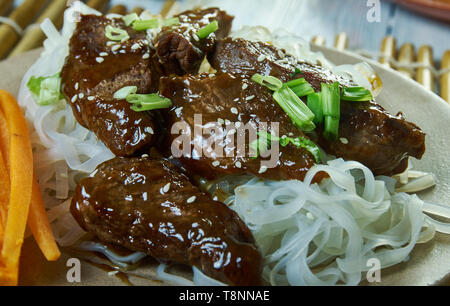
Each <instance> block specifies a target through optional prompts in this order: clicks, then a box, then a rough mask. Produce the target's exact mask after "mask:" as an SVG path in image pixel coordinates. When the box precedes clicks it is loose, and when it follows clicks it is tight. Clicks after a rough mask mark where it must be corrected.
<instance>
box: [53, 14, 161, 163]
mask: <svg viewBox="0 0 450 306" xmlns="http://www.w3.org/2000/svg"><path fill="white" fill-rule="evenodd" d="M107 25H112V26H114V27H118V28H122V29H125V30H126V31H127V32H128V34H129V36H130V39H129V40H127V41H125V42H123V43H121V42H116V44H114V45H110V40H109V39H108V38H107V37H106V35H105V28H106V26H107ZM133 46H139V47H138V48H136V47H133ZM153 53H154V51H152V50H151V49H150V47H149V46H148V43H146V34H145V32H136V31H134V30H133V29H132V28H130V27H126V26H125V24H124V23H123V21H122V19H112V20H111V19H108V18H106V17H103V16H95V15H82V17H81V21H80V22H78V23H77V28H76V30H75V32H74V34H73V36H72V38H71V40H70V54H69V56H68V57H67V58H66V62H65V65H64V67H63V70H62V72H61V77H62V91H63V94H64V96H65V98H66V100H67V101H68V103H70V104H71V106H72V109H73V113H74V115H75V118H76V119H77V120H78V122H79V123H80V124H81V125H83V126H84V127H86V128H88V129H89V130H91V131H93V132H94V133H95V134H96V135H97V136H98V138H99V139H100V140H102V141H103V142H104V143H105V145H106V146H107V147H108V148H109V149H110V150H111V151H112V152H113V153H114V154H115V155H119V156H130V155H133V154H135V153H136V152H140V151H143V150H145V149H146V148H148V147H149V146H150V145H151V144H152V135H153V133H154V132H155V131H156V125H155V124H154V122H153V119H152V118H151V117H150V115H149V114H148V113H145V112H134V111H132V110H131V109H130V104H129V103H128V102H126V101H125V100H115V99H114V98H113V95H114V93H115V92H116V91H117V90H119V89H121V88H123V87H125V86H137V87H138V93H151V92H156V91H157V88H158V79H159V76H160V73H159V72H158V66H157V65H156V64H154V63H153V61H154V60H153V56H152V55H153ZM146 54H148V55H150V56H149V57H148V58H146V57H147V56H144V55H146Z"/></svg>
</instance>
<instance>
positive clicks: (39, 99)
mask: <svg viewBox="0 0 450 306" xmlns="http://www.w3.org/2000/svg"><path fill="white" fill-rule="evenodd" d="M27 86H28V89H29V90H30V92H31V95H32V96H33V98H34V100H35V101H36V103H37V104H39V105H42V106H44V105H51V104H55V103H57V102H58V101H59V100H61V99H63V98H64V96H63V95H62V94H61V77H60V76H59V73H57V74H55V75H52V76H49V77H34V76H32V77H31V78H30V80H29V81H28V83H27Z"/></svg>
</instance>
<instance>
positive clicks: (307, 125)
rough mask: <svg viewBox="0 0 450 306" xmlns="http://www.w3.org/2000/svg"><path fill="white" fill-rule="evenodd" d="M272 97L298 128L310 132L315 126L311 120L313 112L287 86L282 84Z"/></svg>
mask: <svg viewBox="0 0 450 306" xmlns="http://www.w3.org/2000/svg"><path fill="white" fill-rule="evenodd" d="M273 98H274V99H275V101H277V103H278V104H279V105H280V107H281V108H282V109H283V110H284V111H285V112H286V113H287V114H288V116H289V117H290V118H291V120H292V121H293V122H294V124H295V125H296V126H297V127H298V128H299V129H301V130H303V131H305V132H311V131H313V130H314V129H315V128H316V126H315V125H314V123H313V122H312V120H313V119H314V113H313V112H312V111H311V110H310V109H309V108H308V106H306V104H305V103H303V101H302V100H300V98H299V97H298V96H297V95H296V94H295V93H294V92H293V91H292V89H290V88H289V87H288V86H286V85H283V87H281V88H280V89H279V90H277V91H275V92H274V94H273Z"/></svg>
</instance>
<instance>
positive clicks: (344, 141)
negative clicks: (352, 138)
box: [339, 137, 348, 144]
mask: <svg viewBox="0 0 450 306" xmlns="http://www.w3.org/2000/svg"><path fill="white" fill-rule="evenodd" d="M339 140H340V141H341V142H342V143H343V144H348V139H347V138H344V137H341V138H339Z"/></svg>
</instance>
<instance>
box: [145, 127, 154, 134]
mask: <svg viewBox="0 0 450 306" xmlns="http://www.w3.org/2000/svg"><path fill="white" fill-rule="evenodd" d="M144 131H146V132H147V133H149V134H152V135H153V134H154V132H153V129H152V128H151V127H149V126H148V127H146V128H145V129H144Z"/></svg>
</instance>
